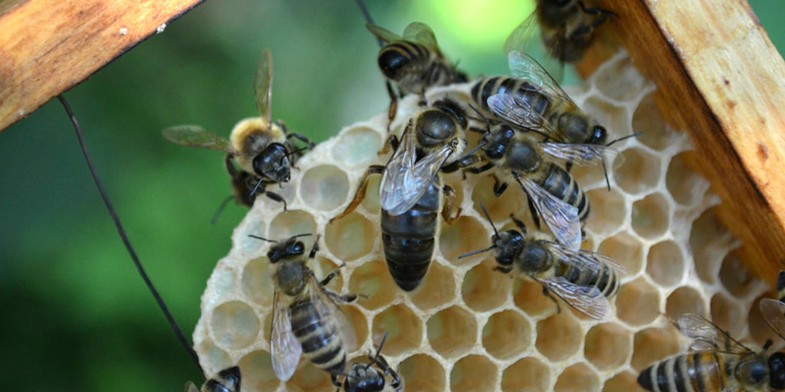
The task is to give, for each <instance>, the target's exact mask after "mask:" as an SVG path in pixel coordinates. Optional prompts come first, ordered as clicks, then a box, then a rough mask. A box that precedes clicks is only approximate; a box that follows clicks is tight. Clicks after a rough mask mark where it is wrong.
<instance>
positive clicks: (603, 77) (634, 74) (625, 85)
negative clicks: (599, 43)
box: [590, 56, 649, 102]
mask: <svg viewBox="0 0 785 392" xmlns="http://www.w3.org/2000/svg"><path fill="white" fill-rule="evenodd" d="M590 83H591V84H592V85H594V86H596V87H597V88H598V89H599V90H600V91H601V92H602V93H603V94H604V95H605V96H607V97H608V98H611V99H615V100H617V101H619V102H628V101H630V100H632V99H633V98H635V97H636V96H637V95H638V94H639V93H640V91H641V90H643V89H644V87H646V85H647V84H649V82H648V81H647V80H646V79H645V78H644V77H643V76H641V75H640V74H639V73H638V71H637V70H636V69H635V67H634V66H632V64H631V61H630V58H629V57H627V56H616V57H614V58H612V59H611V60H609V61H607V62H605V63H604V64H602V65H601V66H600V67H599V68H598V69H597V72H595V73H594V75H592V77H591V82H590Z"/></svg>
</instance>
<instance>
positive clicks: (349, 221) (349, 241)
mask: <svg viewBox="0 0 785 392" xmlns="http://www.w3.org/2000/svg"><path fill="white" fill-rule="evenodd" d="M377 238H381V235H380V232H379V229H378V227H377V226H376V225H374V224H373V223H371V221H369V220H368V219H366V218H365V217H364V216H362V215H360V214H358V213H356V212H354V213H351V214H349V215H348V216H345V217H343V218H341V219H338V220H334V221H332V222H330V223H329V224H328V225H327V227H326V228H325V229H324V243H325V244H326V245H327V248H328V249H330V252H332V253H333V254H334V255H335V257H337V258H338V259H340V260H341V261H345V262H350V261H353V260H356V259H358V258H360V257H363V256H365V255H367V254H368V253H371V250H373V245H374V242H376V239H377Z"/></svg>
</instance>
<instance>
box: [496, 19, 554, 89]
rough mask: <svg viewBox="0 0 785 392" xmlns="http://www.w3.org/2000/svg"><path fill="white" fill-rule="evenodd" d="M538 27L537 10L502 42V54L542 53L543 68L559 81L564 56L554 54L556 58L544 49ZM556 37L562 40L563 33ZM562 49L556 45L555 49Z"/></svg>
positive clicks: (547, 49) (550, 50)
mask: <svg viewBox="0 0 785 392" xmlns="http://www.w3.org/2000/svg"><path fill="white" fill-rule="evenodd" d="M539 27H540V24H539V21H538V18H537V10H535V11H534V12H532V13H531V15H529V16H528V17H527V18H526V19H524V20H523V22H522V23H521V24H519V25H518V27H516V28H515V30H513V31H512V33H510V35H509V36H508V37H507V40H505V41H504V53H505V54H509V53H511V52H521V53H529V54H533V53H542V55H543V56H542V58H543V61H544V62H545V64H544V66H545V68H546V69H548V70H550V71H551V72H553V75H554V76H555V79H556V80H558V81H561V80H563V77H564V62H563V61H561V60H560V59H563V58H564V55H563V54H560V53H556V56H553V55H552V54H554V53H552V48H545V47H544V44H543V42H542V34H541V30H540V28H539ZM557 35H558V36H559V37H560V38H562V37H564V32H563V31H559V32H557ZM564 47H565V46H564V44H563V43H560V44H559V45H557V48H564Z"/></svg>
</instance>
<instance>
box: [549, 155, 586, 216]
mask: <svg viewBox="0 0 785 392" xmlns="http://www.w3.org/2000/svg"><path fill="white" fill-rule="evenodd" d="M540 186H542V187H543V189H545V190H546V191H548V192H549V193H550V194H552V195H553V196H555V197H556V198H558V199H559V200H561V201H563V202H565V203H567V204H569V205H571V206H573V207H575V208H577V209H578V217H579V218H580V220H581V224H584V223H586V218H588V217H589V210H590V206H589V199H588V198H586V194H585V193H583V190H582V189H581V187H580V185H578V181H575V179H574V178H573V177H572V176H571V175H570V173H567V171H566V170H564V169H562V168H561V167H559V166H557V165H553V164H551V165H550V168H549V169H548V173H547V175H546V177H545V179H544V180H543V181H542V184H540Z"/></svg>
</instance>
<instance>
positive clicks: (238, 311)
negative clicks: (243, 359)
mask: <svg viewBox="0 0 785 392" xmlns="http://www.w3.org/2000/svg"><path fill="white" fill-rule="evenodd" d="M210 329H211V330H212V335H213V337H214V338H215V342H216V344H218V345H219V346H220V347H221V348H224V349H228V350H236V349H240V348H245V347H247V346H249V345H251V344H253V343H254V341H256V337H257V336H258V335H259V318H258V317H257V316H256V313H255V312H254V311H253V309H251V307H250V306H248V305H246V304H245V303H244V302H240V301H231V302H225V303H222V304H221V305H218V306H216V307H215V309H213V315H212V317H211V318H210Z"/></svg>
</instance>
